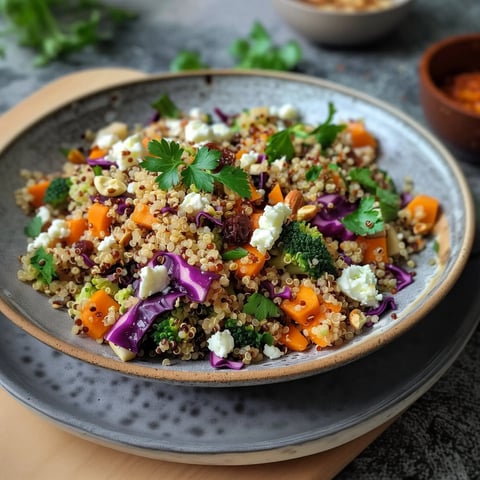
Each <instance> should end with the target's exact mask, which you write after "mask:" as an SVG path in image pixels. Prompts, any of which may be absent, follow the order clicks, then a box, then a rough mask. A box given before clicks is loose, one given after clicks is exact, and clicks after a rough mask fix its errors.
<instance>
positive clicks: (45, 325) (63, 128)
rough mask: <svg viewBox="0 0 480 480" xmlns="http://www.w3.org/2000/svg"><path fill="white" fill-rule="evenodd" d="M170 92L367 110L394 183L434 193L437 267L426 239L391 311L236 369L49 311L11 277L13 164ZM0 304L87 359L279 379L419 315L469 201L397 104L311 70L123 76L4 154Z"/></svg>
mask: <svg viewBox="0 0 480 480" xmlns="http://www.w3.org/2000/svg"><path fill="white" fill-rule="evenodd" d="M163 92H167V93H168V94H169V95H170V96H171V97H172V98H173V99H174V101H175V102H176V103H177V104H178V105H179V106H180V107H181V108H182V109H184V110H188V109H189V108H192V107H200V108H202V109H203V110H205V111H212V109H213V108H214V107H221V108H222V109H223V110H224V111H226V112H237V111H238V110H239V109H241V108H244V107H249V106H255V105H262V104H268V105H283V104H285V103H292V104H294V105H296V106H297V107H298V109H299V110H300V111H301V112H302V114H303V117H304V118H305V120H306V121H309V122H312V123H315V122H319V121H321V120H322V119H324V118H325V116H326V111H327V104H328V102H330V101H331V102H333V103H334V104H335V106H336V108H337V111H338V112H339V113H338V118H344V119H348V118H358V117H361V118H364V119H365V120H366V121H367V124H368V127H369V129H370V130H371V131H373V132H374V133H375V135H376V136H377V137H378V139H379V141H380V144H381V149H382V159H381V161H382V164H383V166H384V168H385V169H386V170H387V171H389V173H390V174H391V175H392V177H393V179H394V180H395V181H396V183H397V184H398V185H401V184H402V182H403V180H404V178H405V177H406V176H410V177H412V178H413V179H414V181H415V188H416V190H418V191H419V192H423V193H426V194H431V195H434V196H436V197H437V198H439V200H440V202H441V204H442V206H443V217H442V221H441V228H440V229H439V235H440V236H441V238H440V246H441V259H442V264H441V265H440V267H435V266H432V262H431V260H432V259H433V258H434V257H435V254H434V251H433V240H432V241H431V242H430V243H429V245H427V248H426V249H425V251H424V252H422V253H421V254H420V255H419V256H418V258H417V263H418V268H417V269H416V271H417V274H416V277H415V284H414V285H413V286H411V287H409V288H406V289H404V290H402V291H401V292H400V293H399V294H398V295H397V296H396V300H397V305H398V310H397V312H396V313H397V319H396V320H392V319H391V317H390V316H389V315H387V316H385V317H384V318H382V320H381V321H380V322H379V323H378V324H376V325H375V327H374V328H372V329H370V330H369V331H368V332H367V333H366V334H364V335H361V336H358V337H356V338H355V339H354V340H353V341H351V342H350V343H349V344H347V345H344V346H343V347H341V348H339V349H330V350H325V351H322V352H317V351H315V350H314V349H312V350H310V351H308V352H305V353H300V354H298V353H292V354H289V355H286V356H284V357H282V358H281V359H279V360H275V361H265V362H263V363H261V364H259V365H255V366H249V367H248V368H244V369H243V370H240V371H230V370H214V369H212V368H211V367H210V365H209V363H208V362H207V361H205V362H175V363H174V364H173V365H171V366H168V367H166V366H162V365H160V364H158V363H151V362H145V361H133V362H128V363H122V362H121V361H120V360H118V359H117V358H116V357H115V355H114V354H113V352H112V351H111V350H110V349H109V348H107V347H104V346H102V345H98V344H97V343H95V342H93V341H90V340H86V339H83V338H80V337H78V336H74V335H72V334H71V321H70V319H69V318H68V316H67V314H66V313H65V312H63V311H54V310H52V309H51V307H50V306H49V304H48V301H47V299H46V298H45V297H43V296H42V295H40V294H38V293H36V292H35V291H33V290H32V289H31V288H30V287H29V286H28V285H25V284H23V283H21V282H19V281H17V280H16V272H17V270H18V256H19V255H20V254H22V253H23V252H24V250H25V248H26V239H25V237H24V235H23V227H24V225H25V224H26V219H25V217H24V216H23V214H22V213H21V212H20V210H19V209H18V208H17V207H16V206H15V204H14V199H13V194H14V191H15V189H16V188H18V187H19V186H20V185H21V179H20V177H19V175H18V174H17V172H18V171H19V170H20V169H21V168H36V169H39V170H44V171H53V170H57V169H58V168H59V167H60V165H61V163H62V162H63V158H62V156H61V154H60V153H59V151H58V148H59V146H60V145H65V144H70V143H71V142H75V140H76V139H78V138H80V136H81V135H82V133H83V132H84V131H85V129H86V128H91V129H96V128H99V127H101V126H102V125H104V124H105V123H107V122H110V121H112V120H114V119H119V120H123V121H127V122H130V123H132V124H133V123H136V122H139V121H142V119H145V120H147V119H148V118H149V117H150V115H151V107H150V103H151V102H152V100H153V99H155V98H157V97H158V96H159V94H160V93H163ZM0 182H1V189H0V209H1V216H2V228H3V230H2V236H1V237H0V308H1V309H2V311H3V312H4V313H5V314H6V315H7V316H8V317H9V318H10V319H11V320H12V321H13V322H14V323H16V324H17V325H18V326H20V327H21V328H22V329H24V330H25V331H27V332H28V333H30V334H31V335H33V336H35V337H36V338H38V339H39V340H41V341H42V342H44V343H46V344H48V345H50V346H51V347H53V348H55V349H57V350H59V351H62V352H64V353H67V354H69V355H71V356H73V357H76V358H78V359H81V360H84V361H87V362H89V363H92V364H94V365H98V366H102V367H106V368H108V369H111V370H114V371H118V372H121V373H125V374H133V375H137V376H141V377H144V378H155V379H161V380H166V381H169V382H174V383H181V384H186V385H205V386H207V385H208V386H234V385H253V384H261V383H271V382H279V381H284V380H292V379H296V378H301V377H305V376H308V375H313V374H316V373H319V372H323V371H326V370H330V369H332V368H336V367H339V366H341V365H344V364H346V363H349V362H352V361H354V360H357V359H359V358H361V357H363V356H365V355H366V354H369V353H371V352H373V351H375V350H376V349H378V348H379V347H380V346H382V345H385V344H387V343H389V342H391V341H392V340H393V339H395V338H396V337H398V336H399V335H401V334H403V333H405V332H406V331H407V330H408V329H410V328H411V327H412V326H413V325H415V324H416V323H417V322H418V321H419V320H420V319H421V318H422V317H424V316H425V314H426V313H427V312H429V311H430V310H431V309H432V308H434V306H435V305H436V304H437V303H438V302H439V301H440V300H441V298H442V297H443V296H445V295H446V294H447V292H448V291H449V290H450V289H451V287H452V286H453V285H454V283H455V281H456V280H457V278H458V276H459V275H460V273H461V271H462V269H463V268H464V266H465V262H466V260H467V257H468V254H469V251H470V249H471V245H472V239H473V206H472V200H471V197H470V193H469V190H468V188H467V185H466V182H465V179H464V177H463V175H462V173H461V171H460V169H459V168H458V167H457V165H456V163H455V161H454V160H453V158H452V157H451V156H450V155H449V154H448V153H447V151H446V150H445V149H444V148H443V147H442V146H441V144H439V143H438V142H437V141H436V140H435V139H434V138H433V137H432V136H431V135H430V134H429V133H428V132H427V131H425V130H424V129H423V128H421V127H420V126H419V125H417V124H416V123H415V122H414V121H413V120H411V119H410V118H408V117H406V116H405V115H404V114H402V113H401V112H400V111H398V110H395V109H394V108H392V107H390V106H389V105H387V104H385V103H382V102H379V101H377V100H375V99H374V98H370V97H367V96H365V95H363V94H361V93H358V92H355V91H352V90H350V89H347V88H344V87H341V86H338V85H334V84H331V83H328V82H326V81H322V80H319V79H315V78H310V77H305V76H300V75H293V74H276V73H267V72H229V71H227V72H214V71H208V72H195V73H189V74H180V75H162V76H156V77H148V78H146V79H142V80H138V81H129V82H127V83H125V84H123V85H119V86H116V87H114V88H108V89H104V90H101V91H98V92H95V93H93V94H91V95H88V96H83V97H80V98H77V99H75V101H72V102H71V103H69V104H68V105H67V106H65V107H63V108H61V109H58V110H55V111H54V112H52V113H50V114H48V115H46V116H44V117H43V118H41V120H40V121H38V122H36V123H34V124H33V125H32V126H31V127H29V128H28V129H26V130H25V131H23V132H22V133H21V134H20V135H18V136H17V138H16V139H15V140H14V141H13V142H12V143H11V144H10V145H8V146H7V147H6V148H5V149H4V151H3V152H2V153H1V155H0Z"/></svg>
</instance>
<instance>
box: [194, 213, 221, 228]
mask: <svg viewBox="0 0 480 480" xmlns="http://www.w3.org/2000/svg"><path fill="white" fill-rule="evenodd" d="M202 218H206V219H207V220H209V221H210V222H212V223H214V224H215V225H218V226H219V227H221V226H222V225H223V224H222V222H221V221H220V220H219V219H218V218H215V217H214V216H212V215H210V214H208V213H206V212H198V213H197V215H196V216H195V224H196V225H197V227H199V226H200V225H201V223H202Z"/></svg>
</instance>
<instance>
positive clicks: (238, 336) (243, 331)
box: [225, 318, 273, 348]
mask: <svg viewBox="0 0 480 480" xmlns="http://www.w3.org/2000/svg"><path fill="white" fill-rule="evenodd" d="M225 329H226V330H229V331H230V334H231V335H232V337H233V341H234V343H235V346H236V347H245V346H247V345H251V346H252V347H256V348H260V347H261V346H262V345H264V344H267V345H272V343H273V337H272V335H271V334H270V333H267V332H257V331H256V330H255V328H254V327H253V326H252V325H239V324H238V323H237V320H234V319H233V318H229V319H227V320H226V321H225Z"/></svg>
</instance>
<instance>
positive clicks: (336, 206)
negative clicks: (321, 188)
mask: <svg viewBox="0 0 480 480" xmlns="http://www.w3.org/2000/svg"><path fill="white" fill-rule="evenodd" d="M317 201H318V203H320V204H322V205H323V208H321V209H320V211H319V212H318V213H317V215H316V216H315V217H314V218H313V219H312V220H311V221H310V223H311V225H315V226H316V227H317V228H318V230H319V231H320V232H321V233H323V235H325V236H327V237H332V238H338V239H339V240H355V238H356V235H355V234H354V233H353V232H350V231H349V230H347V229H346V228H345V226H344V225H343V223H342V222H341V221H340V219H342V218H343V217H344V216H345V215H347V214H349V213H351V212H353V211H354V210H355V209H356V208H357V206H356V205H355V204H353V203H350V202H348V201H347V200H346V199H345V198H344V197H343V196H341V195H338V194H326V195H322V196H320V197H318V199H317Z"/></svg>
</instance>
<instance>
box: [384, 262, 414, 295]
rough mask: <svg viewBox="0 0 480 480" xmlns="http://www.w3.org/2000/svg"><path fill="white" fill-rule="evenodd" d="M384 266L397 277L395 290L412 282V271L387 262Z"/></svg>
mask: <svg viewBox="0 0 480 480" xmlns="http://www.w3.org/2000/svg"><path fill="white" fill-rule="evenodd" d="M385 268H386V269H387V270H390V271H391V272H392V273H393V274H394V275H395V278H396V279H397V292H399V291H400V290H402V289H404V288H405V287H407V286H408V285H410V284H411V283H413V276H414V274H413V273H411V272H407V271H406V270H404V269H403V268H401V267H399V266H397V265H393V264H392V263H387V264H386V265H385Z"/></svg>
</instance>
